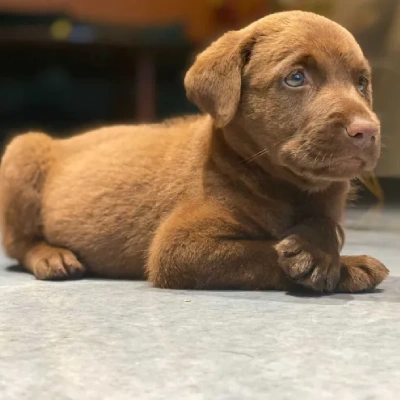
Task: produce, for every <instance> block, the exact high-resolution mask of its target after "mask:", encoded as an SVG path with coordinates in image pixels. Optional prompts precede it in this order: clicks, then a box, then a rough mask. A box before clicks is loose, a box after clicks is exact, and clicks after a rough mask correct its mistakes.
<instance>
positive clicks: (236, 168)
mask: <svg viewBox="0 0 400 400" xmlns="http://www.w3.org/2000/svg"><path fill="white" fill-rule="evenodd" d="M185 86H186V90H187V94H188V97H189V99H190V100H192V101H193V102H194V103H195V104H196V105H197V106H198V107H199V108H200V110H201V111H202V112H203V113H204V114H203V115H201V116H193V117H188V118H183V119H175V120H170V121H168V122H166V123H163V124H154V125H141V126H116V127H107V128H102V129H99V130H96V131H92V132H88V133H85V134H83V135H80V136H76V137H72V138H69V139H65V140H55V139H52V138H50V137H49V136H47V135H45V134H42V133H28V134H25V135H22V136H19V137H17V138H15V139H14V140H13V141H12V142H11V144H10V145H9V146H8V148H7V149H6V152H5V154H4V156H3V159H2V164H1V172H0V193H1V224H2V232H3V243H4V247H5V249H6V251H7V254H8V256H10V257H13V258H15V259H17V260H18V261H19V262H20V263H21V264H22V265H23V266H24V267H25V268H26V269H27V270H29V271H31V272H32V273H33V274H34V275H35V276H36V278H38V279H68V278H77V277H80V276H82V275H83V274H84V273H86V272H87V273H91V274H96V275H100V276H105V277H112V278H134V279H140V278H145V277H147V279H148V280H149V281H150V282H152V283H153V284H154V285H155V286H157V287H162V288H180V289H183V288H185V289H228V288H229V289H278V290H292V289H296V288H298V287H300V286H302V287H306V288H308V289H311V290H314V291H318V292H333V291H338V292H358V291H364V290H368V289H371V288H374V287H375V286H376V285H378V284H379V283H380V282H381V281H382V280H383V279H384V278H386V276H387V275H388V270H387V269H386V268H385V266H384V265H382V263H380V262H379V261H378V260H376V259H374V258H372V257H369V256H342V257H340V255H339V253H340V251H341V248H342V246H343V239H344V235H343V230H342V227H341V225H340V224H341V220H342V217H343V211H344V209H345V205H346V198H347V196H348V193H349V190H350V181H351V180H352V179H353V178H355V177H357V176H358V175H359V174H361V173H362V172H363V171H365V170H371V169H373V168H374V166H375V164H376V162H377V160H378V157H379V154H380V126H379V121H378V119H377V117H376V115H375V114H374V113H373V111H372V90H371V70H370V67H369V65H368V62H367V61H366V59H365V58H364V56H363V53H362V51H361V49H360V47H359V46H358V44H357V43H356V41H355V39H354V38H353V36H352V35H351V34H350V33H349V32H348V31H346V30H345V29H344V28H343V27H341V26H339V25H337V24H336V23H334V22H332V21H330V20H328V19H326V18H324V17H321V16H318V15H315V14H312V13H306V12H300V11H293V12H283V13H278V14H274V15H270V16H267V17H265V18H263V19H261V20H259V21H257V22H255V23H253V24H252V25H250V26H248V27H246V28H244V29H242V30H240V31H232V32H228V33H226V34H225V35H224V36H222V37H221V38H220V39H219V40H217V41H215V42H214V43H212V44H211V46H210V47H209V48H207V49H206V50H205V51H204V52H203V53H201V54H200V55H199V56H198V57H197V59H196V61H195V63H194V65H193V66H192V67H191V68H190V69H189V71H188V73H187V75H186V77H185Z"/></svg>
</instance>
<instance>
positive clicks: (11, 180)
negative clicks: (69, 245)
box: [0, 133, 84, 279]
mask: <svg viewBox="0 0 400 400" xmlns="http://www.w3.org/2000/svg"><path fill="white" fill-rule="evenodd" d="M56 150H57V149H56V143H55V142H54V141H53V140H52V139H51V138H50V137H49V136H47V135H45V134H43V133H28V134H25V135H21V136H18V137H16V138H15V139H14V140H13V141H12V142H11V143H10V144H9V146H8V147H7V149H6V151H5V153H4V156H3V158H2V161H1V168H0V223H1V231H2V239H3V246H4V249H5V251H6V253H7V255H8V256H9V257H11V258H15V259H16V260H18V261H19V262H20V263H21V264H22V265H23V266H24V267H25V268H26V269H27V270H28V271H30V272H32V273H33V274H34V275H35V276H36V278H38V279H63V278H64V279H65V278H76V277H79V276H81V275H82V274H83V272H84V268H83V266H82V265H81V264H80V263H79V261H78V260H77V259H76V257H75V256H74V254H73V253H72V252H70V251H69V250H67V249H62V248H56V247H53V246H51V245H49V244H48V243H46V240H45V238H44V235H43V229H42V218H41V215H42V210H41V207H42V188H43V184H44V181H45V179H46V176H47V173H48V171H49V169H50V168H51V166H52V165H53V164H54V162H55V160H56Z"/></svg>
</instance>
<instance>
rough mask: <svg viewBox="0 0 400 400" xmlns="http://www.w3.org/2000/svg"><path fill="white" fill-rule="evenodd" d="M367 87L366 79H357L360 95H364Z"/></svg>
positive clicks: (361, 77)
mask: <svg viewBox="0 0 400 400" xmlns="http://www.w3.org/2000/svg"><path fill="white" fill-rule="evenodd" d="M367 87H368V79H367V78H366V77H365V76H360V78H359V79H358V84H357V89H358V90H359V91H360V92H361V94H363V95H365V93H366V91H367Z"/></svg>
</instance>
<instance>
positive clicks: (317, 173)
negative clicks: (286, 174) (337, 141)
mask: <svg viewBox="0 0 400 400" xmlns="http://www.w3.org/2000/svg"><path fill="white" fill-rule="evenodd" d="M280 159H281V162H282V165H283V166H285V167H286V168H288V169H289V170H291V171H292V173H294V174H296V175H298V176H302V177H305V178H309V179H312V180H324V181H327V180H328V181H335V180H348V179H353V178H355V177H357V176H359V175H360V174H362V173H363V172H365V171H370V170H372V169H373V168H374V167H375V165H376V162H377V159H378V153H377V152H374V154H362V153H360V154H348V155H334V154H332V153H330V152H329V150H328V151H322V150H320V151H315V152H314V151H313V152H310V153H308V154H307V156H305V157H304V156H303V158H299V157H297V156H296V153H289V154H287V153H286V154H282V153H281V157H280Z"/></svg>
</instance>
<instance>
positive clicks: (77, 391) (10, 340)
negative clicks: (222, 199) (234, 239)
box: [0, 210, 400, 400]
mask: <svg viewBox="0 0 400 400" xmlns="http://www.w3.org/2000/svg"><path fill="white" fill-rule="evenodd" d="M359 218H360V215H358V214H357V213H355V212H352V213H351V214H350V216H349V225H350V226H352V227H353V228H357V231H355V230H352V231H350V232H349V233H348V242H347V246H346V249H345V250H346V252H347V253H352V254H356V253H369V254H371V255H373V256H375V257H378V258H380V259H382V260H383V261H384V262H385V263H386V264H387V266H388V267H389V269H390V270H391V276H390V278H389V279H388V280H387V281H386V282H385V283H384V284H382V285H381V287H380V289H379V290H377V291H376V292H375V293H369V294H362V295H344V294H340V295H332V296H327V297H313V296H304V295H303V296H300V295H298V296H296V295H289V294H286V293H279V292H188V291H167V290H157V289H153V288H151V287H150V286H149V285H148V284H147V283H145V282H117V281H107V280H82V281H79V282H65V283H46V282H38V281H35V280H34V279H33V278H32V277H31V276H30V275H28V274H25V273H21V272H16V270H15V268H8V267H7V266H9V265H10V263H9V262H8V261H7V260H5V259H4V258H3V259H2V261H1V264H2V267H1V268H0V399H4V400H14V399H15V400H66V399H73V400H75V399H76V400H89V399H90V400H92V399H93V400H125V399H126V400H132V399H134V400H139V399H177V400H181V399H184V400H191V399H210V400H219V399H251V400H256V399H262V400H265V399H277V400H279V399H288V400H289V399H290V400H292V399H307V400H308V399H316V400H323V399H341V400H347V399H349V400H350V399H351V400H352V399H365V400H367V399H368V400H372V399H379V400H391V399H396V400H397V399H398V398H399V393H400V265H399V259H400V237H399V233H400V212H398V211H393V210H392V211H390V212H389V211H386V212H385V213H384V214H382V215H379V216H377V217H374V218H373V222H371V221H372V220H366V221H365V220H360V219H359ZM360 221H361V222H360ZM360 224H361V225H360ZM371 227H372V228H374V230H373V231H370V230H365V229H366V228H371ZM397 227H398V228H399V229H398V230H397Z"/></svg>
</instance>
